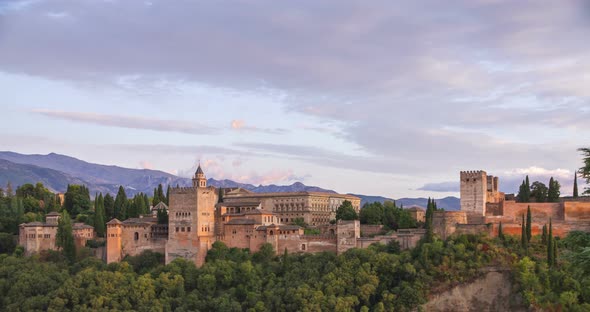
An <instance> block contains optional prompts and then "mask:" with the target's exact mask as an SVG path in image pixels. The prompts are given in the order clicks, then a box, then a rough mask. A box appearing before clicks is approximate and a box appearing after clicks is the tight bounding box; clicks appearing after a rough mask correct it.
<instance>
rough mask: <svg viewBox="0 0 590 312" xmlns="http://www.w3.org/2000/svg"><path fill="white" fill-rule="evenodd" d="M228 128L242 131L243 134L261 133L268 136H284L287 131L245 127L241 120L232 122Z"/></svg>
mask: <svg viewBox="0 0 590 312" xmlns="http://www.w3.org/2000/svg"><path fill="white" fill-rule="evenodd" d="M230 127H231V129H233V130H236V131H244V132H262V133H268V134H285V133H287V132H288V130H287V129H282V128H275V129H268V128H259V127H256V126H251V125H247V124H246V122H245V121H244V120H241V119H234V120H232V121H231V124H230Z"/></svg>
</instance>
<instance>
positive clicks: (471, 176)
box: [460, 170, 497, 216]
mask: <svg viewBox="0 0 590 312" xmlns="http://www.w3.org/2000/svg"><path fill="white" fill-rule="evenodd" d="M460 178H461V211H467V212H475V213H477V214H479V215H482V216H485V214H486V202H487V191H488V175H487V173H486V172H485V171H483V170H479V171H461V173H460ZM496 185H497V182H496Z"/></svg>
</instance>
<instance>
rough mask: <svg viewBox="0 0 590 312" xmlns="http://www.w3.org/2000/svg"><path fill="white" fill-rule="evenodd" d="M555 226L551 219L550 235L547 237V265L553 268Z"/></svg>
mask: <svg viewBox="0 0 590 312" xmlns="http://www.w3.org/2000/svg"><path fill="white" fill-rule="evenodd" d="M553 263H554V261H553V224H552V222H551V218H550V219H549V235H548V236H547V264H548V265H549V266H553Z"/></svg>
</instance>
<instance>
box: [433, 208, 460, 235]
mask: <svg viewBox="0 0 590 312" xmlns="http://www.w3.org/2000/svg"><path fill="white" fill-rule="evenodd" d="M466 223H467V212H466V211H435V212H434V214H433V216H432V228H433V231H434V234H436V235H438V236H440V237H441V238H443V239H446V238H447V237H449V236H450V235H452V234H453V233H455V231H456V229H457V224H466Z"/></svg>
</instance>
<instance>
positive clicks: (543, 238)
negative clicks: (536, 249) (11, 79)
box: [541, 224, 547, 244]
mask: <svg viewBox="0 0 590 312" xmlns="http://www.w3.org/2000/svg"><path fill="white" fill-rule="evenodd" d="M541 242H542V243H543V244H547V224H544V225H543V233H542V234H541Z"/></svg>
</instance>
